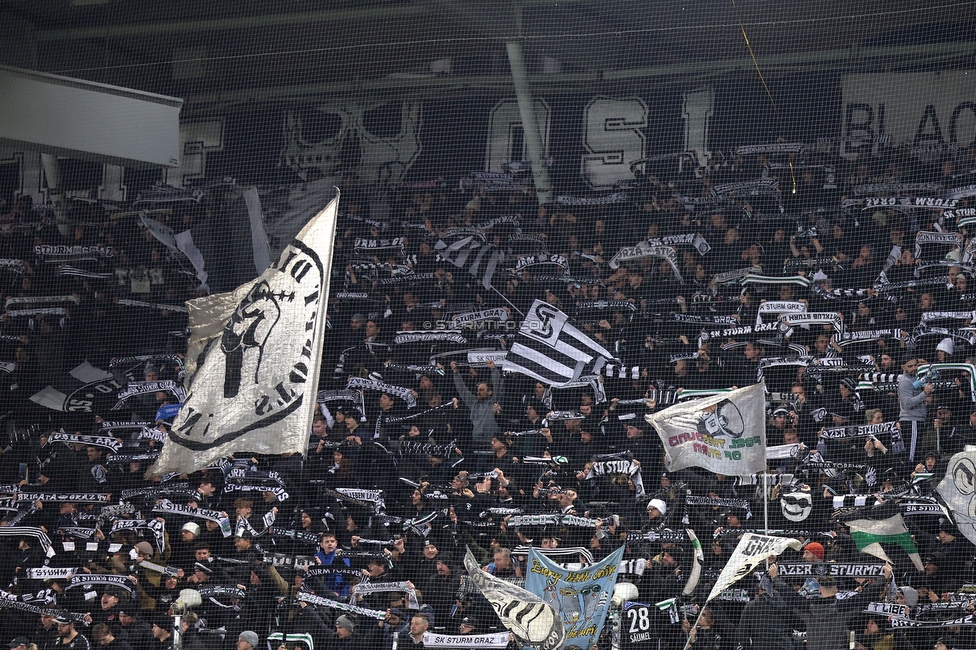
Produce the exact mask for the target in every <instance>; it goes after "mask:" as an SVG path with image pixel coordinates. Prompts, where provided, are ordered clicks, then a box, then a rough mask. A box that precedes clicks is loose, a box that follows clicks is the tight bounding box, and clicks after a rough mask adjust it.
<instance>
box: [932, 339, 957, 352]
mask: <svg viewBox="0 0 976 650" xmlns="http://www.w3.org/2000/svg"><path fill="white" fill-rule="evenodd" d="M935 349H936V350H942V351H943V352H945V353H946V354H950V355H951V354H953V353H954V352H955V350H956V346H955V345H953V343H952V339H950V338H944V339H942V340H941V341H939V345H938V346H936V348H935Z"/></svg>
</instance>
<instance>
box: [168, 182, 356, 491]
mask: <svg viewBox="0 0 976 650" xmlns="http://www.w3.org/2000/svg"><path fill="white" fill-rule="evenodd" d="M338 208H339V198H338V197H336V198H335V199H333V200H332V201H331V202H330V203H329V205H328V206H326V208H325V209H324V210H322V211H321V212H319V214H317V215H316V216H315V217H313V218H312V220H311V221H309V222H308V224H307V225H306V226H305V227H304V228H303V229H302V231H301V232H300V233H298V236H297V237H296V239H295V240H294V241H293V242H292V243H290V244H289V245H288V246H286V247H285V249H284V250H283V251H282V252H281V257H280V258H279V259H278V261H277V263H276V264H274V265H273V266H271V267H270V268H268V270H266V271H265V272H264V273H263V274H262V275H261V276H260V277H259V278H257V279H255V280H252V281H251V282H248V283H246V284H244V285H242V286H240V287H238V288H237V289H235V290H234V291H230V292H228V293H223V294H218V295H214V296H209V297H206V298H198V299H196V300H191V301H189V302H187V307H188V309H189V311H190V340H189V342H188V350H187V364H186V370H187V381H188V384H189V386H188V387H189V394H188V395H187V397H186V401H185V402H184V404H183V408H182V409H180V412H179V415H177V417H176V420H175V421H174V422H173V429H172V431H171V432H170V435H169V438H167V440H166V442H165V443H164V444H163V449H162V452H161V453H160V456H159V460H157V461H156V464H155V465H153V466H152V467H151V468H150V469H149V472H148V474H150V475H161V474H164V473H167V472H181V473H182V472H192V471H196V470H198V469H201V468H204V467H206V466H207V465H209V464H210V463H211V462H213V461H214V460H216V459H217V458H220V457H221V456H227V455H230V454H233V453H238V452H249V453H259V454H281V453H287V452H298V453H304V452H305V449H306V446H307V444H308V437H309V433H310V431H311V421H312V415H313V411H314V405H315V391H316V388H317V386H318V378H319V365H320V358H321V356H322V341H323V337H324V334H325V329H326V328H325V309H326V305H327V304H328V301H329V277H330V274H331V271H332V243H333V240H334V239H335V230H336V217H337V213H338Z"/></svg>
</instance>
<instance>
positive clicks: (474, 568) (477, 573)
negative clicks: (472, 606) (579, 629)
mask: <svg viewBox="0 0 976 650" xmlns="http://www.w3.org/2000/svg"><path fill="white" fill-rule="evenodd" d="M464 568H465V569H467V571H468V577H469V578H470V579H471V582H472V583H474V586H475V587H477V588H478V591H480V592H481V593H482V595H483V596H484V597H485V599H486V600H487V601H488V602H489V603H490V604H491V607H492V609H494V610H495V613H496V614H497V615H498V618H499V619H500V620H501V622H502V625H504V626H505V627H506V628H508V630H509V631H510V632H511V633H512V634H514V635H515V640H516V641H517V642H518V643H519V644H520V645H522V646H526V647H531V648H536V649H537V650H557V648H560V647H562V644H563V642H565V641H566V628H565V626H564V625H563V620H562V618H560V617H559V614H558V613H557V612H556V609H555V608H554V607H553V606H552V605H550V604H549V603H547V602H545V601H544V600H542V599H541V598H539V597H538V596H536V595H535V594H533V593H531V592H529V591H526V590H525V589H522V588H521V587H517V586H515V585H513V584H512V583H510V582H506V581H505V580H502V579H501V578H496V577H495V576H493V575H492V574H490V573H488V572H487V571H482V570H481V567H479V566H478V562H477V561H476V560H475V559H474V555H472V554H471V550H470V549H467V550H465V553H464Z"/></svg>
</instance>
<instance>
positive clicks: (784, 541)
mask: <svg viewBox="0 0 976 650" xmlns="http://www.w3.org/2000/svg"><path fill="white" fill-rule="evenodd" d="M801 546H803V545H802V544H800V542H799V541H798V540H795V539H793V538H791V537H774V536H772V535H757V534H755V533H745V534H743V535H742V539H740V540H739V545H738V546H736V547H735V550H734V551H732V555H731V556H729V561H728V563H727V564H726V565H725V568H724V569H722V573H721V574H719V576H718V580H716V581H715V586H714V587H712V591H711V592H710V593H709V594H708V598H706V599H705V602H706V603H707V602H708V601H710V600H711V599H712V598H715V597H716V596H718V595H719V594H720V593H722V592H723V591H725V590H726V589H728V588H729V587H731V586H732V585H733V584H735V583H736V582H738V581H739V580H741V579H742V578H744V577H746V576H747V575H749V574H750V573H751V572H752V570H753V569H754V568H755V567H756V566H758V565H759V564H761V563H762V562H763V561H764V560H765V559H766V558H768V557H769V556H770V555H780V554H781V553H782V552H783V551H785V550H786V549H787V548H792V549H793V550H794V551H799V550H800V547H801Z"/></svg>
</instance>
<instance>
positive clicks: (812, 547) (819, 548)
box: [803, 542, 824, 560]
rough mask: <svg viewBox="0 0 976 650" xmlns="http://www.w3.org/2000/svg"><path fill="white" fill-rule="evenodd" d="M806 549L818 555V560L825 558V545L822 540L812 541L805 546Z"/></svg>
mask: <svg viewBox="0 0 976 650" xmlns="http://www.w3.org/2000/svg"><path fill="white" fill-rule="evenodd" d="M803 550H804V551H810V552H811V553H813V554H814V555H816V556H817V559H818V560H823V558H824V547H823V545H822V544H821V543H820V542H810V543H809V544H807V545H806V546H804V547H803Z"/></svg>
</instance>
